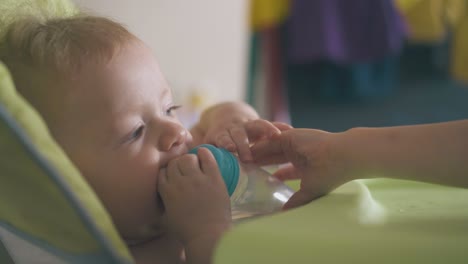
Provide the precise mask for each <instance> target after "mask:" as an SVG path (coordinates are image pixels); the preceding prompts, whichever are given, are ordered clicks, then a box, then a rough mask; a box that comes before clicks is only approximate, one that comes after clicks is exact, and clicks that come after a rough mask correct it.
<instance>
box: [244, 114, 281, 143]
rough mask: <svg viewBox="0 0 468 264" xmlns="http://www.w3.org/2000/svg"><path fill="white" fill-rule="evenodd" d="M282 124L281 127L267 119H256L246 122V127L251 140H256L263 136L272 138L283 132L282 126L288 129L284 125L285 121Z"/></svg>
mask: <svg viewBox="0 0 468 264" xmlns="http://www.w3.org/2000/svg"><path fill="white" fill-rule="evenodd" d="M280 124H281V125H279V126H280V128H278V127H276V126H275V125H274V124H272V123H270V122H268V121H266V120H263V119H256V120H253V121H250V122H248V123H246V124H245V126H244V127H245V131H246V134H247V137H248V139H249V140H250V142H255V141H257V140H260V139H262V138H270V137H272V136H274V135H279V134H280V133H281V128H284V129H286V127H285V126H283V125H282V124H283V123H280Z"/></svg>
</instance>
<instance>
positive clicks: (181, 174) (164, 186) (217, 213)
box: [158, 148, 231, 246]
mask: <svg viewBox="0 0 468 264" xmlns="http://www.w3.org/2000/svg"><path fill="white" fill-rule="evenodd" d="M158 182H159V193H160V195H161V198H162V200H163V202H164V206H165V221H166V224H167V226H168V228H169V230H170V231H171V232H172V233H173V234H174V235H175V236H176V237H177V238H178V239H179V240H180V241H181V242H182V243H183V244H184V245H186V246H187V244H191V243H193V241H197V240H198V239H200V238H203V239H206V237H212V238H213V239H214V240H217V239H218V238H219V236H220V235H221V234H222V233H223V232H224V231H225V230H226V229H228V228H229V227H230V224H231V210H230V201H229V196H228V193H227V190H226V187H225V185H224V182H223V180H222V178H221V175H220V172H219V169H218V166H217V164H216V160H215V158H214V157H213V155H212V154H211V152H210V151H209V150H207V149H205V148H200V149H199V150H198V156H197V155H194V154H186V155H183V156H180V157H178V158H176V159H173V160H172V161H170V162H169V165H168V166H167V169H163V170H161V173H160V175H159V180H158Z"/></svg>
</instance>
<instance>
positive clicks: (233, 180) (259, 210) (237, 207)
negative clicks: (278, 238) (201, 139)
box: [190, 144, 294, 221]
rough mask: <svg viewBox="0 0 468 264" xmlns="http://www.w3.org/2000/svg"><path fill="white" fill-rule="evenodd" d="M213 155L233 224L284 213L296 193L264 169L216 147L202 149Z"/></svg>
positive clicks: (193, 151) (205, 145) (210, 146)
mask: <svg viewBox="0 0 468 264" xmlns="http://www.w3.org/2000/svg"><path fill="white" fill-rule="evenodd" d="M200 147H205V148H207V149H209V150H210V151H211V153H213V156H214V157H215V159H216V162H217V163H218V166H219V170H220V172H221V175H222V177H223V180H224V182H225V184H226V187H227V190H228V193H229V196H230V199H231V212H232V219H233V220H234V221H237V220H241V219H245V218H248V217H253V216H259V215H265V214H270V213H273V212H276V211H279V210H281V208H282V207H283V205H284V204H285V203H286V201H287V200H288V199H289V198H290V197H291V196H292V194H293V193H294V191H293V190H292V189H291V188H289V187H288V186H286V185H285V184H284V183H283V182H281V181H280V180H278V179H277V178H276V177H274V176H272V175H271V174H270V173H268V172H267V171H265V170H264V169H262V168H260V167H258V166H256V165H254V164H246V163H242V162H240V161H239V160H238V159H237V157H236V156H234V155H233V154H232V153H230V152H229V151H227V150H225V149H222V148H217V147H215V146H213V145H208V144H204V145H200V146H198V147H195V148H194V149H192V150H191V151H190V152H191V153H196V152H197V149H198V148H200Z"/></svg>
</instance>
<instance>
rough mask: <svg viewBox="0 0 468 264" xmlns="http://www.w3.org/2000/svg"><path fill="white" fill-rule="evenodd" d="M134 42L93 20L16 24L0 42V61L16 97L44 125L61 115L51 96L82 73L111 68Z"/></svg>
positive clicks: (109, 23) (117, 26)
mask: <svg viewBox="0 0 468 264" xmlns="http://www.w3.org/2000/svg"><path fill="white" fill-rule="evenodd" d="M135 41H138V39H137V38H136V37H135V36H134V35H132V34H131V33H130V32H129V31H127V30H126V29H125V28H124V27H123V26H122V25H120V24H118V23H116V22H114V21H112V20H110V19H107V18H104V17H97V16H87V15H76V16H72V17H68V18H53V19H48V20H44V19H41V18H40V17H32V16H31V17H29V18H24V19H19V20H17V21H16V22H14V23H12V24H11V26H10V27H9V29H8V30H7V32H6V34H5V35H4V37H3V38H2V39H0V60H1V61H3V62H4V63H5V65H6V66H7V67H8V69H9V70H10V73H11V76H12V78H13V81H14V83H15V86H16V89H17V90H18V92H19V93H20V94H21V95H22V96H24V97H25V98H26V99H27V100H28V101H29V103H31V104H32V106H33V107H35V108H36V110H38V111H39V112H40V113H41V115H42V116H43V117H44V118H45V119H46V122H47V123H48V125H49V126H51V125H52V124H53V123H55V121H54V120H55V116H56V114H57V112H58V111H60V106H59V105H57V104H58V103H59V102H57V101H56V100H57V99H53V98H52V96H53V95H56V94H60V93H62V92H65V89H66V88H67V87H68V86H67V83H69V82H70V81H73V80H74V79H75V77H76V76H79V75H80V73H81V70H82V69H83V70H84V69H86V68H87V67H91V66H93V65H99V64H106V63H108V62H110V60H111V59H112V57H113V56H115V55H116V54H117V53H118V52H119V50H120V49H122V48H124V47H125V45H129V44H130V43H132V42H135Z"/></svg>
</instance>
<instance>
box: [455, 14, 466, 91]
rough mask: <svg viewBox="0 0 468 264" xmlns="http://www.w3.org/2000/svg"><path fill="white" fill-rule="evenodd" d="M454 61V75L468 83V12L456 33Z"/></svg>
mask: <svg viewBox="0 0 468 264" xmlns="http://www.w3.org/2000/svg"><path fill="white" fill-rule="evenodd" d="M452 62H453V65H452V73H453V76H454V77H455V78H456V79H458V80H460V81H462V82H464V83H466V84H468V12H467V13H466V15H465V17H464V18H463V20H462V21H461V22H460V24H459V25H458V27H457V29H456V31H455V34H454V40H453V46H452Z"/></svg>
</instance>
